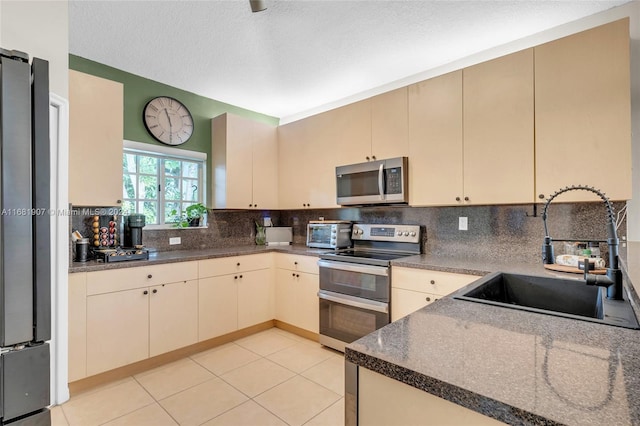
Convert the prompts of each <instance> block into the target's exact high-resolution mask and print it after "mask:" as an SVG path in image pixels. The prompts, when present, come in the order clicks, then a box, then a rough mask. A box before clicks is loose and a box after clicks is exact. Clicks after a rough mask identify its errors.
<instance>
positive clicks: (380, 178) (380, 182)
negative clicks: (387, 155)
mask: <svg viewBox="0 0 640 426" xmlns="http://www.w3.org/2000/svg"><path fill="white" fill-rule="evenodd" d="M378 192H379V193H380V199H381V200H384V163H380V168H379V169H378Z"/></svg>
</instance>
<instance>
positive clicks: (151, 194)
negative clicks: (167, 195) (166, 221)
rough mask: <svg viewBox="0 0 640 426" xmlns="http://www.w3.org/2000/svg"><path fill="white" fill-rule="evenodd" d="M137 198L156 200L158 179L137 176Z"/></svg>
mask: <svg viewBox="0 0 640 426" xmlns="http://www.w3.org/2000/svg"><path fill="white" fill-rule="evenodd" d="M139 179H140V181H139V183H138V198H146V199H147V200H157V199H158V178H157V177H155V176H139Z"/></svg>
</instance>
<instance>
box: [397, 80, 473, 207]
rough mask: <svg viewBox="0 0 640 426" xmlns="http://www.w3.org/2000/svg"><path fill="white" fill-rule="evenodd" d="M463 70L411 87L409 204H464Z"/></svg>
mask: <svg viewBox="0 0 640 426" xmlns="http://www.w3.org/2000/svg"><path fill="white" fill-rule="evenodd" d="M462 176H463V175H462V71H455V72H452V73H449V74H445V75H442V76H439V77H435V78H432V79H429V80H425V81H422V82H420V83H416V84H413V85H411V86H409V180H410V182H411V184H410V185H409V203H410V204H411V205H414V206H419V205H453V204H461V203H462V199H463V194H462Z"/></svg>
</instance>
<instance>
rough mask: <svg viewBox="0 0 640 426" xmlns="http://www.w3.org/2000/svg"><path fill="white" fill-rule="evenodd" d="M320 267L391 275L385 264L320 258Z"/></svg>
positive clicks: (384, 275) (385, 275)
mask: <svg viewBox="0 0 640 426" xmlns="http://www.w3.org/2000/svg"><path fill="white" fill-rule="evenodd" d="M318 266H319V267H320V268H327V269H336V270H338V271H348V272H359V273H361V274H368V275H380V276H383V277H388V276H389V268H385V267H383V266H372V265H357V264H353V263H345V262H332V261H330V260H318Z"/></svg>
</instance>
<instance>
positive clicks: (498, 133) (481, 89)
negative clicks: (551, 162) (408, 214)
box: [462, 49, 534, 204]
mask: <svg viewBox="0 0 640 426" xmlns="http://www.w3.org/2000/svg"><path fill="white" fill-rule="evenodd" d="M462 79H463V83H462V87H463V95H462V96H463V102H462V107H463V120H462V126H463V135H464V140H463V165H464V166H463V180H464V195H463V201H464V203H466V204H509V203H530V202H532V201H533V181H534V169H533V167H534V164H533V161H534V129H533V119H534V116H533V115H534V98H533V96H534V93H533V80H534V79H533V49H526V50H523V51H520V52H516V53H513V54H510V55H507V56H503V57H500V58H497V59H494V60H491V61H487V62H483V63H480V64H478V65H474V66H472V67H469V68H465V69H464V70H463V71H462Z"/></svg>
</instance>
